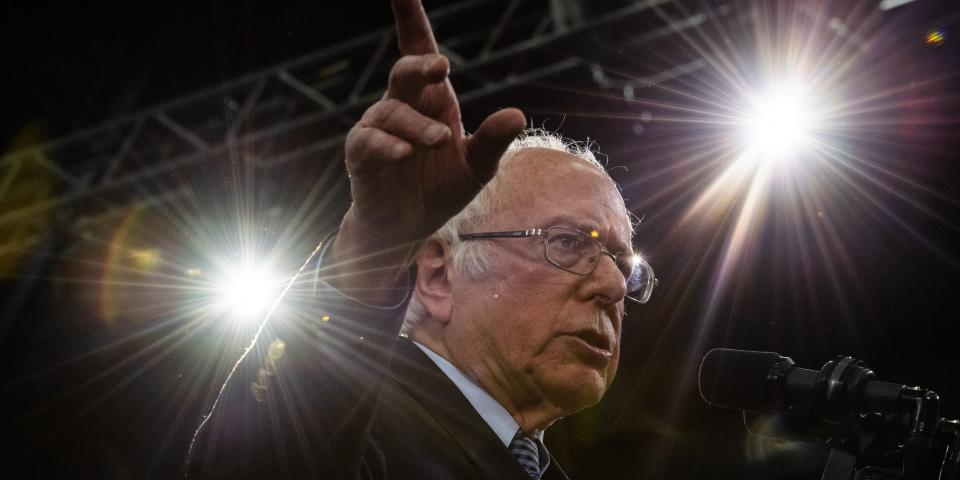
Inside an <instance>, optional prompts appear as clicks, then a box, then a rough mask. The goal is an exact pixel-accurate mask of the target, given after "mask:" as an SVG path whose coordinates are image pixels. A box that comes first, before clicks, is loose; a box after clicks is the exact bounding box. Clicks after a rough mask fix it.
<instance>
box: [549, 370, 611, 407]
mask: <svg viewBox="0 0 960 480" xmlns="http://www.w3.org/2000/svg"><path fill="white" fill-rule="evenodd" d="M550 373H552V374H553V375H550V376H549V377H546V378H544V379H543V381H542V382H541V383H542V389H543V391H544V393H545V394H546V395H547V396H548V399H549V400H550V402H551V403H554V404H556V405H558V406H559V407H561V408H562V409H564V410H566V411H567V412H568V413H574V412H577V411H580V410H583V409H584V408H587V407H589V406H592V405H594V404H596V403H597V402H599V401H600V399H601V398H603V394H604V393H606V391H607V384H608V382H607V379H606V377H605V376H604V374H603V373H602V372H600V371H598V370H596V369H593V368H589V367H585V366H578V368H571V366H564V367H561V368H560V369H558V370H554V371H553V372H550Z"/></svg>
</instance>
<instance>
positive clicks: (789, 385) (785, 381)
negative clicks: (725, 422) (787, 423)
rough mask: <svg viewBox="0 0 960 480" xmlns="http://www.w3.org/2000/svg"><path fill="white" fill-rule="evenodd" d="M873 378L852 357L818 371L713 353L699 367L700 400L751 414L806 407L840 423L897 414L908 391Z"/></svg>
mask: <svg viewBox="0 0 960 480" xmlns="http://www.w3.org/2000/svg"><path fill="white" fill-rule="evenodd" d="M874 377H875V375H874V373H873V371H872V370H870V369H869V368H867V367H866V365H865V364H864V363H863V362H861V361H859V360H855V359H853V358H850V357H843V356H841V357H837V358H836V359H834V360H831V361H829V362H827V363H826V365H824V366H823V368H821V369H820V370H819V371H818V370H809V369H806V368H800V367H797V366H796V365H795V364H794V362H793V360H792V359H790V358H789V357H784V356H782V355H779V354H777V353H774V352H755V351H749V350H735V349H730V348H715V349H713V350H710V351H709V352H707V354H706V355H705V356H704V357H703V361H702V362H701V363H700V372H699V387H700V396H702V397H703V399H704V401H706V402H707V403H709V404H710V405H714V406H718V407H723V408H731V409H735V410H744V411H748V412H755V413H764V412H770V411H787V410H788V409H790V408H791V407H809V408H813V409H815V410H816V411H817V412H818V413H819V415H820V416H822V417H823V418H824V419H825V420H830V421H834V422H840V421H842V420H843V419H844V418H850V417H851V416H853V415H861V414H866V413H871V412H879V413H896V412H898V411H899V410H900V408H901V402H900V400H901V392H903V391H904V389H905V388H906V387H905V386H904V385H900V384H896V383H890V382H881V381H878V380H874Z"/></svg>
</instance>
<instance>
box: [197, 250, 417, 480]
mask: <svg viewBox="0 0 960 480" xmlns="http://www.w3.org/2000/svg"><path fill="white" fill-rule="evenodd" d="M329 243H330V242H327V244H328V245H329ZM324 250H326V246H324V248H323V249H322V250H321V252H320V258H319V260H318V261H317V265H318V267H317V268H316V271H315V272H314V274H315V275H314V277H315V278H314V279H312V280H307V281H304V282H301V283H299V284H298V285H295V286H294V288H292V289H291V293H292V295H291V296H288V298H287V299H285V301H284V302H283V303H282V304H281V307H280V308H278V310H277V311H276V312H275V313H274V316H273V317H272V318H270V319H269V321H268V323H267V326H266V327H265V328H264V331H263V333H262V334H261V336H260V338H259V340H258V342H257V344H256V345H255V346H254V348H253V349H252V350H251V351H250V354H249V355H248V356H247V357H246V358H245V359H244V361H243V362H242V363H241V365H240V368H238V370H237V372H236V373H235V374H234V375H233V377H232V378H231V380H230V382H229V383H228V385H227V387H226V389H225V391H224V394H223V396H222V397H221V400H220V402H219V404H218V406H217V408H216V409H215V410H214V411H213V413H212V414H211V416H210V419H209V421H208V422H207V424H206V425H204V428H203V430H201V432H200V435H199V436H198V438H197V443H196V446H195V448H194V451H193V454H192V455H191V458H190V459H188V464H187V470H188V472H187V474H188V478H323V479H351V480H352V479H354V478H357V477H358V475H360V472H361V471H362V470H363V469H368V468H370V466H368V465H364V462H363V459H364V456H365V454H366V453H368V452H367V449H368V446H369V445H368V444H369V443H370V429H371V423H372V420H373V415H374V413H375V410H376V406H377V402H378V398H379V394H380V389H381V385H382V383H383V380H384V378H385V375H387V373H388V369H389V364H390V359H391V357H392V353H393V348H394V344H395V342H396V339H397V336H398V333H399V330H400V326H401V324H402V321H403V315H404V313H405V311H406V306H407V303H408V301H409V296H410V291H411V283H412V278H411V276H409V275H408V279H407V284H406V295H405V296H404V300H403V301H401V302H400V303H398V304H397V305H393V306H388V307H380V306H374V305H368V304H364V303H363V302H360V301H358V300H355V299H353V298H351V297H349V296H348V295H346V294H344V293H342V292H339V291H337V290H335V289H333V288H331V287H330V286H329V285H327V284H326V282H324V281H323V270H324V269H323V266H322V265H323V253H324Z"/></svg>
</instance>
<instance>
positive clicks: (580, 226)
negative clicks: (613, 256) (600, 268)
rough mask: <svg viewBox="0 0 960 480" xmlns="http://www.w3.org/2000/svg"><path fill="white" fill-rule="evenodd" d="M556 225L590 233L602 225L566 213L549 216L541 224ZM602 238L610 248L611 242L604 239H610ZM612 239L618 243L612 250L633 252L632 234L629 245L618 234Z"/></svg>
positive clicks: (614, 251) (604, 243)
mask: <svg viewBox="0 0 960 480" xmlns="http://www.w3.org/2000/svg"><path fill="white" fill-rule="evenodd" d="M554 226H564V227H571V228H576V229H577V230H580V231H583V232H586V233H590V231H591V230H596V231H598V232H599V231H600V227H599V226H598V224H596V223H584V222H583V221H582V220H576V219H574V218H573V217H572V216H570V215H566V214H559V215H554V216H552V217H549V218H547V220H546V222H545V224H543V225H541V227H542V228H548V227H554ZM600 240H601V241H600V243H602V244H603V245H604V246H606V247H607V248H610V246H611V245H610V244H609V243H610V242H607V241H604V240H608V239H607V238H605V237H603V236H601V238H600ZM612 240H613V242H614V243H616V245H615V246H616V247H617V248H615V249H611V251H612V252H613V253H620V252H631V253H632V252H633V237H632V236H631V238H630V243H629V244H627V245H624V244H622V243H621V242H620V239H619V238H617V237H616V236H614V238H613V239H612Z"/></svg>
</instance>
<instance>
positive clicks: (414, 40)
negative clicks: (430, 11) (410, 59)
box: [390, 0, 438, 55]
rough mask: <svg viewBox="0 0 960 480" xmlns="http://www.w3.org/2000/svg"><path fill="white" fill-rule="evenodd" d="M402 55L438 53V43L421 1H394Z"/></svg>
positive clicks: (394, 15) (398, 41)
mask: <svg viewBox="0 0 960 480" xmlns="http://www.w3.org/2000/svg"><path fill="white" fill-rule="evenodd" d="M390 3H391V5H392V6H393V17H394V19H395V21H396V24H397V44H398V45H399V46H400V54H401V55H423V54H425V53H438V49H437V41H436V40H435V39H434V38H433V29H432V28H430V20H429V19H428V18H427V12H425V11H424V10H423V5H422V4H421V3H420V0H392V1H391V2H390Z"/></svg>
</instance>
